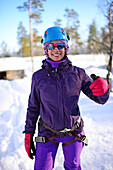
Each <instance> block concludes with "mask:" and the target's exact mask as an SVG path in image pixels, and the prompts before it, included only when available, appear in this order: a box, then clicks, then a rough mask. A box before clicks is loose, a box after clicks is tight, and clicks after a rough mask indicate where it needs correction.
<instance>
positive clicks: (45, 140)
mask: <svg viewBox="0 0 113 170" xmlns="http://www.w3.org/2000/svg"><path fill="white" fill-rule="evenodd" d="M35 142H42V143H46V142H48V140H47V137H45V136H37V137H35Z"/></svg>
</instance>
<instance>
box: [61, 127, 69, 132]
mask: <svg viewBox="0 0 113 170" xmlns="http://www.w3.org/2000/svg"><path fill="white" fill-rule="evenodd" d="M70 131H71V129H68V128H65V129H63V130H60V133H69V132H70Z"/></svg>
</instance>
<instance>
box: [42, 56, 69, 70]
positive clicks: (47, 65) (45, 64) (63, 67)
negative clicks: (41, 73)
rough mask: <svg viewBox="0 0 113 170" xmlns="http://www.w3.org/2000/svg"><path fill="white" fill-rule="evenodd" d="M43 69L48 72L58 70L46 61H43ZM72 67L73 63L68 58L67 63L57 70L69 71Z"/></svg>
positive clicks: (60, 64)
mask: <svg viewBox="0 0 113 170" xmlns="http://www.w3.org/2000/svg"><path fill="white" fill-rule="evenodd" d="M42 63H43V64H42V68H45V69H47V70H56V67H52V65H51V63H50V62H48V61H47V60H46V59H45V60H43V61H42ZM70 65H72V63H71V61H70V60H69V59H68V58H67V59H66V60H65V61H63V62H61V63H59V65H58V67H57V70H61V71H64V70H67V69H68V68H69V66H70Z"/></svg>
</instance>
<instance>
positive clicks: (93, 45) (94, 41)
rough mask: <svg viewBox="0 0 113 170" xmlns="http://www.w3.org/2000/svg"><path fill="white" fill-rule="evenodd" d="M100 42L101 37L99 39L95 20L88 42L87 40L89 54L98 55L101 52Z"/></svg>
mask: <svg viewBox="0 0 113 170" xmlns="http://www.w3.org/2000/svg"><path fill="white" fill-rule="evenodd" d="M98 42H99V37H98V31H97V27H96V22H95V20H93V22H92V24H91V25H89V36H88V40H87V43H88V46H87V50H88V53H98V52H99V47H98Z"/></svg>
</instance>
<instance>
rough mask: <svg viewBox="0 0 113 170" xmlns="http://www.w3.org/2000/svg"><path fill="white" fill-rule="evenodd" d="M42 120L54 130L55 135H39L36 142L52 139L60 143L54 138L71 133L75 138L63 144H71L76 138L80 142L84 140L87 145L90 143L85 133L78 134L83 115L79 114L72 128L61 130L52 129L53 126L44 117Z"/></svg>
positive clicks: (45, 125)
mask: <svg viewBox="0 0 113 170" xmlns="http://www.w3.org/2000/svg"><path fill="white" fill-rule="evenodd" d="M40 121H41V125H42V126H44V127H45V128H46V129H48V130H50V131H52V132H53V133H54V135H53V136H51V137H46V136H40V135H38V136H37V137H35V142H42V143H46V142H48V141H51V142H52V143H54V144H55V145H59V143H57V142H55V141H54V139H55V138H57V137H58V136H59V135H60V134H66V133H71V134H72V136H74V139H73V140H71V141H68V142H65V143H63V145H69V144H71V143H73V142H75V141H76V140H78V141H80V142H83V143H84V144H85V145H86V146H87V145H88V139H87V138H86V136H85V135H81V136H78V134H77V133H76V129H77V128H79V126H80V121H81V117H80V116H79V118H78V120H77V122H76V123H75V125H74V126H73V127H72V129H68V128H65V129H63V130H60V131H57V130H55V129H52V128H51V127H49V126H48V125H47V124H46V123H45V122H44V121H43V120H42V118H40Z"/></svg>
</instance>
